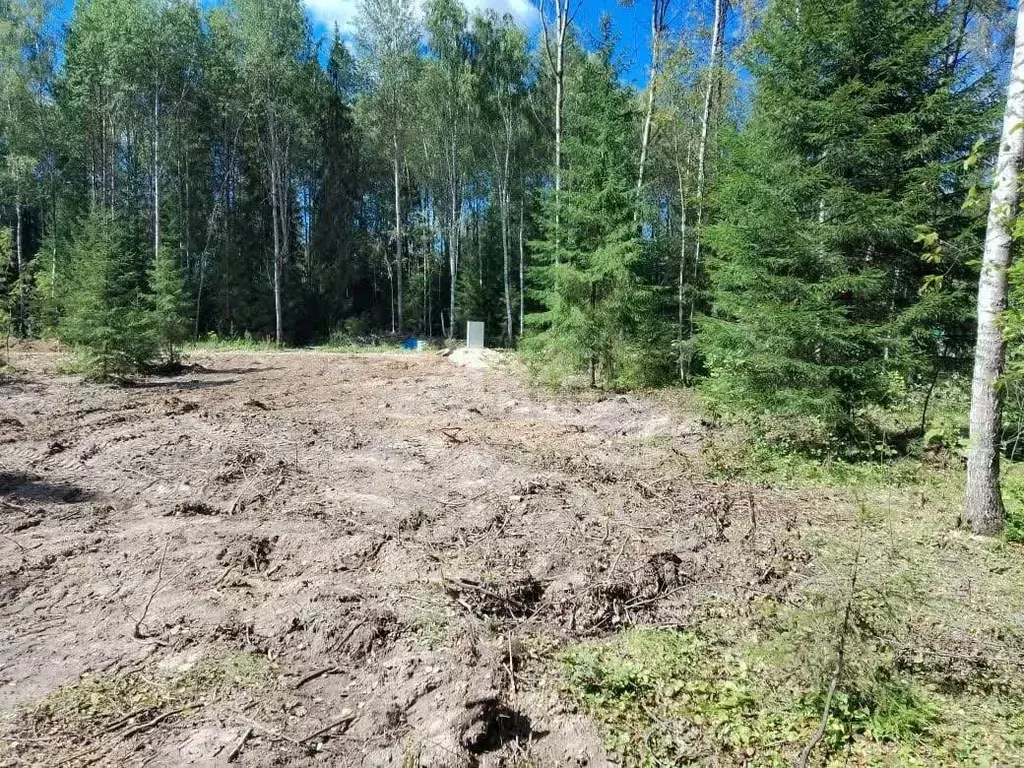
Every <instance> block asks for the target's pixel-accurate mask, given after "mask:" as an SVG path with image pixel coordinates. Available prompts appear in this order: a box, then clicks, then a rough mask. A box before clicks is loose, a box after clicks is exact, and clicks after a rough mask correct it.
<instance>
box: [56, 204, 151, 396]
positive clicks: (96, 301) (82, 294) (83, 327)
mask: <svg viewBox="0 0 1024 768" xmlns="http://www.w3.org/2000/svg"><path fill="white" fill-rule="evenodd" d="M140 262H141V260H140V258H139V256H138V255H137V254H136V253H134V252H133V251H132V250H131V249H130V247H129V245H128V243H127V242H126V240H125V237H124V235H123V233H122V232H121V230H120V228H119V227H118V224H117V222H116V221H115V220H114V219H113V217H112V216H111V215H110V214H109V213H108V212H106V211H101V210H97V211H95V212H93V213H92V214H90V215H89V216H87V217H86V218H85V219H83V220H82V222H81V223H80V224H79V227H78V229H77V231H76V232H75V236H74V239H73V242H72V266H71V274H72V278H73V280H74V283H75V286H76V290H75V291H74V292H73V293H72V294H71V296H70V297H69V301H68V309H67V315H66V316H65V317H64V318H62V320H61V323H60V326H59V328H58V333H59V336H60V339H61V341H63V342H64V343H66V344H68V345H69V346H71V347H73V348H74V349H75V351H76V352H77V353H78V356H79V360H80V362H81V364H82V366H83V368H84V370H85V371H86V373H87V374H88V375H90V376H95V377H97V378H100V379H107V378H109V377H111V376H117V375H121V374H125V373H131V372H135V371H140V370H142V369H144V368H146V367H147V366H148V365H149V364H150V363H151V362H152V361H153V359H154V357H155V356H156V353H157V349H158V336H157V333H156V329H155V328H154V326H153V318H152V314H151V312H150V311H149V307H148V306H147V301H146V298H145V295H144V293H143V289H144V281H143V271H142V268H141V263H140Z"/></svg>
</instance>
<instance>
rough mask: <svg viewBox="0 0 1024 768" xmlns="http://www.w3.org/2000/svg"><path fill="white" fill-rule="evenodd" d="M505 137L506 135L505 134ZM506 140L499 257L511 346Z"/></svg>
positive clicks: (508, 146)
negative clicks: (500, 257) (500, 259)
mask: <svg viewBox="0 0 1024 768" xmlns="http://www.w3.org/2000/svg"><path fill="white" fill-rule="evenodd" d="M506 136H507V134H506ZM507 138H508V140H507V141H506V142H505V167H504V170H503V176H502V181H501V188H500V190H499V194H500V195H501V255H502V270H501V274H502V279H503V282H504V287H505V337H506V339H507V342H508V345H509V346H510V347H511V346H512V341H513V338H514V331H513V329H512V284H511V281H510V280H509V276H508V270H509V266H510V264H509V247H510V243H509V221H508V220H509V206H510V203H511V200H510V199H509V193H508V187H509V179H508V166H509V158H510V155H511V153H512V148H511V142H512V140H511V137H510V136H507Z"/></svg>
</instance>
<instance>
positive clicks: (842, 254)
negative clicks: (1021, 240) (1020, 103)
mask: <svg viewBox="0 0 1024 768" xmlns="http://www.w3.org/2000/svg"><path fill="white" fill-rule="evenodd" d="M797 5H798V4H797V3H795V2H792V0H777V1H776V2H774V3H772V4H771V6H770V8H769V10H768V12H767V15H766V17H765V21H764V24H763V27H762V28H761V30H760V32H759V33H758V34H757V36H756V38H755V46H754V49H755V55H754V57H753V58H752V60H751V66H752V68H753V72H754V76H755V78H756V82H757V91H756V97H755V102H754V110H753V116H752V118H751V120H750V122H749V124H748V125H747V127H746V128H745V130H744V131H743V134H742V136H740V137H739V138H738V139H737V140H735V141H733V142H732V143H731V145H730V146H729V149H730V150H731V151H730V154H729V158H728V169H727V172H726V174H725V176H724V178H723V180H722V182H721V191H720V197H719V201H718V202H719V207H720V210H721V212H722V214H721V220H720V221H719V222H718V223H717V224H716V225H715V226H714V227H712V229H711V232H710V235H711V241H712V245H713V246H714V250H715V258H714V259H713V260H712V262H711V275H712V279H713V286H714V307H713V311H712V312H711V314H710V316H708V317H706V318H704V320H703V321H702V323H701V339H700V348H701V350H702V352H703V354H704V356H705V360H706V364H707V367H708V369H709V371H710V378H709V380H708V382H707V386H706V391H707V392H708V393H709V394H710V395H711V396H712V397H713V398H715V399H716V400H718V401H719V402H720V404H721V407H722V408H724V409H727V410H732V411H747V412H753V413H759V412H763V411H768V412H773V413H778V414H782V415H784V416H796V415H804V416H811V417H813V418H816V419H819V420H820V421H821V423H822V425H823V426H824V427H825V428H826V429H827V430H829V431H836V430H842V429H848V428H849V427H850V425H851V424H852V422H853V421H854V419H855V418H856V414H857V411H858V409H860V408H863V407H865V406H867V405H870V404H873V403H884V402H885V401H886V398H887V392H888V388H887V386H886V377H887V375H888V373H889V372H890V371H897V372H899V373H900V374H901V375H905V376H908V377H910V376H916V375H926V376H927V375H930V374H931V373H932V371H933V370H938V368H939V367H940V366H944V365H948V364H949V361H950V360H963V355H962V352H963V350H964V348H965V347H966V346H967V345H968V344H969V339H970V318H971V301H970V296H971V290H970V283H971V281H972V280H973V278H974V275H973V273H972V272H971V271H970V269H969V268H967V267H966V265H965V263H964V262H965V259H964V258H963V254H965V253H966V254H969V253H971V252H972V251H973V250H974V249H976V248H978V247H979V240H980V238H979V232H980V223H981V222H980V218H979V217H978V216H977V214H976V213H974V212H967V211H964V210H963V208H962V206H961V202H962V200H963V197H964V193H965V189H966V187H967V185H968V184H969V183H970V181H971V179H972V176H971V175H970V173H971V172H969V171H965V170H964V169H963V167H962V164H961V163H960V162H959V161H960V160H961V159H962V157H963V156H964V155H965V154H966V153H968V152H969V151H970V148H971V147H972V145H973V143H974V142H975V140H976V139H977V138H978V136H979V135H985V134H986V132H988V131H990V130H991V121H990V112H989V109H990V107H991V100H990V97H989V94H988V91H987V90H985V89H984V84H983V83H981V82H973V83H970V84H961V83H956V82H954V81H953V80H952V79H951V78H950V77H941V76H936V61H941V60H942V57H943V56H944V51H945V50H946V46H947V44H948V40H949V35H950V24H951V23H952V19H951V16H950V14H947V13H946V11H945V10H944V9H940V8H938V7H937V6H935V4H934V3H931V2H928V1H927V0H913V1H912V2H906V1H905V0H883V1H882V2H874V3H867V4H865V3H861V2H856V1H855V0H828V1H827V2H824V3H816V4H814V5H813V6H808V5H806V4H804V6H803V7H802V9H801V10H800V11H799V12H798V11H797ZM922 223H926V224H925V226H924V228H923V229H922V228H921V226H922ZM922 233H923V234H922ZM922 249H923V250H924V251H925V254H926V256H930V258H924V259H922V258H919V257H918V256H917V255H916V254H918V253H919V252H920V251H921V250H922ZM949 253H952V254H955V256H956V258H952V259H949V258H947V254H949ZM922 286H926V287H930V288H931V290H926V291H924V292H922V291H921V287H922ZM940 286H941V290H937V289H938V288H939V287H940Z"/></svg>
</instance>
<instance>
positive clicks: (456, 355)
mask: <svg viewBox="0 0 1024 768" xmlns="http://www.w3.org/2000/svg"><path fill="white" fill-rule="evenodd" d="M504 357H505V356H504V355H503V354H502V353H501V352H499V351H498V350H496V349H479V348H475V349H470V348H469V347H458V348H457V349H454V350H452V352H451V354H449V355H448V356H447V359H448V360H449V361H450V362H452V363H454V364H455V365H458V366H460V367H462V368H474V369H477V370H484V369H486V368H494V367H496V366H499V365H500V364H501V363H502V361H503V360H504Z"/></svg>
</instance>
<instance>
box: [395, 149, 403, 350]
mask: <svg viewBox="0 0 1024 768" xmlns="http://www.w3.org/2000/svg"><path fill="white" fill-rule="evenodd" d="M393 138H394V150H395V162H394V171H395V287H396V289H397V290H396V293H397V295H396V297H395V304H396V308H395V309H396V312H395V314H396V315H397V318H398V329H399V330H402V329H403V327H404V325H403V322H402V192H401V179H400V173H399V167H398V163H399V150H398V134H397V133H396V134H394V136H393Z"/></svg>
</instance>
